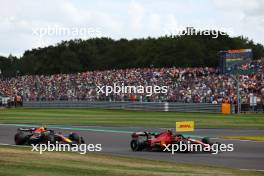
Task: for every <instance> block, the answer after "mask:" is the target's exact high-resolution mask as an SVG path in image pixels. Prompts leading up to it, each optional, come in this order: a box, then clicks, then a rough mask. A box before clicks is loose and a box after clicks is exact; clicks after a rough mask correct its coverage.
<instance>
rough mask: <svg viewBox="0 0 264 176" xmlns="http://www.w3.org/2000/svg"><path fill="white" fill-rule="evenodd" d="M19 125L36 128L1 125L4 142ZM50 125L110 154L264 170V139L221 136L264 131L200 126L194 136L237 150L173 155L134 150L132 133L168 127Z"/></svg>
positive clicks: (0, 138) (10, 141)
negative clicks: (131, 147) (257, 140)
mask: <svg viewBox="0 0 264 176" xmlns="http://www.w3.org/2000/svg"><path fill="white" fill-rule="evenodd" d="M19 127H23V128H26V127H34V125H22V124H0V143H1V144H11V145H12V144H14V134H15V133H16V130H17V128H19ZM49 128H50V129H54V130H55V131H57V132H59V131H60V132H62V133H63V134H68V133H69V132H71V131H74V132H78V133H79V134H80V135H81V136H83V137H84V139H85V142H86V143H87V144H102V152H103V153H107V154H113V155H119V156H130V157H137V158H145V159H152V160H162V161H171V162H177V163H189V164H199V165H209V166H220V167H229V168H237V169H241V170H257V171H261V172H264V142H254V141H242V140H227V139H221V138H220V137H221V136H260V135H261V136H263V135H264V130H231V129H196V130H195V132H193V133H189V134H190V135H193V136H194V137H199V136H208V137H211V138H212V139H213V140H214V141H218V142H220V143H222V144H233V145H234V151H232V152H220V153H218V154H211V153H199V152H196V153H175V154H174V155H172V154H171V153H170V152H149V151H142V152H133V151H131V149H130V140H131V133H132V132H135V131H163V130H165V129H153V128H152V129H146V128H132V127H131V128H130V127H127V128H125V127H98V126H72V127H69V126H59V125H51V126H49Z"/></svg>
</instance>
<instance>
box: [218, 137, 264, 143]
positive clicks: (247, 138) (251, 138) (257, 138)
mask: <svg viewBox="0 0 264 176" xmlns="http://www.w3.org/2000/svg"><path fill="white" fill-rule="evenodd" d="M223 138H224V139H239V140H250V141H263V142H264V136H224V137H223Z"/></svg>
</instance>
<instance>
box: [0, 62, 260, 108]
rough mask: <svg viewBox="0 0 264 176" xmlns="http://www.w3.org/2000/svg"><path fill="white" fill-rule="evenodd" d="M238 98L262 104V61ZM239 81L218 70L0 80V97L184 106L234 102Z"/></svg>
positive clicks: (243, 79)
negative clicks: (120, 88)
mask: <svg viewBox="0 0 264 176" xmlns="http://www.w3.org/2000/svg"><path fill="white" fill-rule="evenodd" d="M240 69H241V70H242V71H246V70H254V71H255V72H252V73H247V74H245V75H244V74H241V75H240V76H239V81H240V96H241V101H242V103H248V101H249V95H250V94H254V95H255V96H257V101H260V102H261V101H263V102H264V81H263V78H264V60H263V59H262V60H257V61H254V62H251V63H248V64H244V65H242V66H241V68H240ZM113 83H116V84H120V85H121V84H124V85H127V86H139V85H141V86H154V85H158V86H168V92H167V93H166V94H153V95H152V96H149V97H148V96H146V94H133V93H132V94H112V95H110V96H108V97H106V96H105V95H104V94H99V93H98V91H97V86H104V85H113ZM236 92H237V89H236V81H235V79H234V76H232V75H221V74H219V73H218V70H217V69H215V68H208V67H206V68H175V67H173V68H134V69H120V70H106V71H87V72H83V73H75V74H56V75H49V76H47V75H26V76H18V77H14V78H10V79H2V80H0V94H4V95H6V96H9V97H14V96H18V95H19V96H22V97H23V100H24V101H52V100H88V101H104V100H105V101H131V100H133V101H168V102H186V103H213V104H217V103H221V102H223V101H227V102H230V103H236V100H237V93H236Z"/></svg>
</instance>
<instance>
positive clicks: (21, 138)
mask: <svg viewBox="0 0 264 176" xmlns="http://www.w3.org/2000/svg"><path fill="white" fill-rule="evenodd" d="M26 138H27V136H26V135H25V134H24V133H23V132H17V133H16V134H15V144H16V145H24V144H26V142H27V141H26Z"/></svg>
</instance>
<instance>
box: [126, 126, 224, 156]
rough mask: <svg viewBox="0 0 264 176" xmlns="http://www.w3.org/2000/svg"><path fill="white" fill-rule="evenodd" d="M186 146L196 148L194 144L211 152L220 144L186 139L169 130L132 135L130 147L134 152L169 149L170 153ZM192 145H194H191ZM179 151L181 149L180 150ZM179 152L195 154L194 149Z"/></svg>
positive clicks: (205, 140)
mask: <svg viewBox="0 0 264 176" xmlns="http://www.w3.org/2000/svg"><path fill="white" fill-rule="evenodd" d="M179 144H181V145H186V146H188V145H189V146H195V145H193V144H198V145H197V146H198V147H200V150H201V151H206V150H204V149H205V148H207V151H208V150H209V151H208V152H210V151H211V148H210V147H211V146H212V145H217V146H219V145H220V143H212V142H210V140H209V138H207V137H204V138H201V139H194V138H191V137H186V136H185V135H182V134H175V135H174V134H173V133H172V131H170V130H167V131H165V132H161V133H157V132H135V133H133V134H132V140H131V142H130V147H131V149H132V151H142V150H148V151H157V150H161V151H162V150H163V151H165V150H164V149H167V151H170V150H171V149H172V147H174V146H176V145H178V146H179ZM190 144H192V145H190ZM178 149H179V148H178ZM175 151H178V152H191V151H192V152H193V151H195V150H194V148H190V147H189V148H188V147H185V148H184V149H183V150H175Z"/></svg>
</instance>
